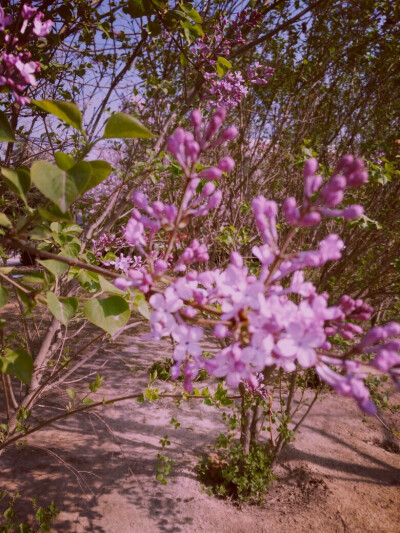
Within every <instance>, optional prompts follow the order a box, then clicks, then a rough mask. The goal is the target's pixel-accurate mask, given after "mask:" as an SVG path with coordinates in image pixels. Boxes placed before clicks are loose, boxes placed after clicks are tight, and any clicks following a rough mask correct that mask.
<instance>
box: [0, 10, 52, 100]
mask: <svg viewBox="0 0 400 533" xmlns="http://www.w3.org/2000/svg"><path fill="white" fill-rule="evenodd" d="M21 15H22V20H23V22H22V25H21V27H20V28H19V34H18V35H19V36H18V37H17V36H13V43H12V44H13V45H15V44H16V43H19V47H21V46H23V45H24V43H27V42H28V40H29V39H30V38H31V35H30V33H32V34H33V35H34V36H35V37H45V36H46V35H48V34H49V33H50V30H51V27H52V25H53V21H51V20H46V21H43V18H44V14H43V13H41V12H40V11H39V12H38V11H37V9H36V8H34V7H31V6H29V5H27V4H25V5H24V6H23V7H22V12H21ZM32 19H33V20H32ZM11 23H12V16H11V15H7V16H6V15H5V14H4V10H3V9H2V8H0V31H3V32H5V31H6V27H7V26H8V25H9V24H11ZM4 41H5V43H6V44H7V48H6V50H3V53H2V55H1V56H0V86H3V87H6V88H8V89H10V91H11V93H12V95H13V97H14V99H15V101H16V102H17V103H18V104H19V105H21V106H23V105H26V104H28V103H29V102H30V100H29V98H28V97H27V96H25V95H24V94H23V93H24V92H25V90H26V89H27V88H28V87H30V86H35V85H36V77H35V74H36V73H38V72H40V64H39V62H38V61H30V59H31V54H30V53H29V52H18V53H14V52H8V49H9V48H10V46H9V44H10V43H9V42H10V34H9V33H6V35H5V36H4Z"/></svg>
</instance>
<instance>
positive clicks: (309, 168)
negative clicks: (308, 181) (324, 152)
mask: <svg viewBox="0 0 400 533" xmlns="http://www.w3.org/2000/svg"><path fill="white" fill-rule="evenodd" d="M317 169H318V161H317V160H316V159H315V158H314V157H311V158H310V159H307V161H306V162H305V164H304V169H303V174H304V177H305V178H307V177H308V176H312V175H313V174H314V173H315V172H316V171H317Z"/></svg>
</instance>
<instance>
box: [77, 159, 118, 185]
mask: <svg viewBox="0 0 400 533" xmlns="http://www.w3.org/2000/svg"><path fill="white" fill-rule="evenodd" d="M88 163H89V165H90V166H91V169H92V174H91V176H90V180H89V182H88V183H87V185H86V187H85V190H84V192H86V191H89V190H90V189H93V187H96V186H97V185H99V184H100V183H101V182H103V181H104V180H105V179H106V178H108V176H109V175H110V174H111V171H112V169H113V168H112V166H111V165H110V163H107V161H100V160H96V161H88Z"/></svg>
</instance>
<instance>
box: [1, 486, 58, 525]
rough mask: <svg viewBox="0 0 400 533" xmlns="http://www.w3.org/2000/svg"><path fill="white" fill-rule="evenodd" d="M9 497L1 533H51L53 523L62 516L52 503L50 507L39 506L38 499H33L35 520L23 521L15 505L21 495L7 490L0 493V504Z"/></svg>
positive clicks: (3, 515) (3, 514)
mask: <svg viewBox="0 0 400 533" xmlns="http://www.w3.org/2000/svg"><path fill="white" fill-rule="evenodd" d="M7 497H8V502H7V508H6V510H5V511H4V512H3V513H2V518H4V520H5V522H4V523H3V524H1V525H0V533H16V532H18V533H37V532H39V531H50V528H51V523H52V521H53V520H55V519H56V518H57V516H58V515H59V514H60V511H59V510H58V509H57V508H56V506H55V504H54V502H53V501H52V502H51V503H50V505H49V506H47V507H41V506H38V504H37V500H36V498H32V499H31V500H30V501H31V504H32V511H33V514H34V517H33V519H31V520H29V523H28V522H27V521H25V520H24V521H21V520H20V518H19V517H18V516H17V512H16V511H15V509H14V504H15V502H16V501H17V499H18V498H20V497H21V496H20V494H19V493H16V494H11V493H9V492H7V491H6V490H4V491H2V492H0V503H1V502H2V501H3V500H6V499H7Z"/></svg>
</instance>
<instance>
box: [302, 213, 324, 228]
mask: <svg viewBox="0 0 400 533" xmlns="http://www.w3.org/2000/svg"><path fill="white" fill-rule="evenodd" d="M319 222H321V215H320V214H319V213H318V211H311V213H307V214H306V215H304V216H303V217H301V219H300V220H299V222H298V224H299V226H302V227H303V228H307V227H309V226H314V224H318V223H319Z"/></svg>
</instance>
